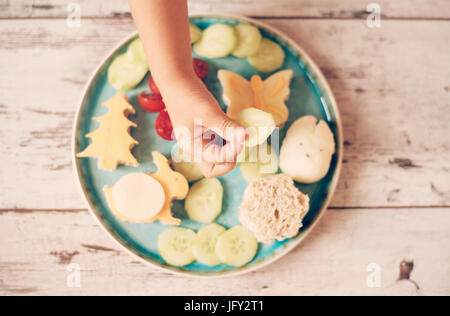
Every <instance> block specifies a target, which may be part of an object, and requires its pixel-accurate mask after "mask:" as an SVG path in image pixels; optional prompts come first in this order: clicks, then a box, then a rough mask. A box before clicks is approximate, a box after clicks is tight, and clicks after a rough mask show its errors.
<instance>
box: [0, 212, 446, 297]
mask: <svg viewBox="0 0 450 316" xmlns="http://www.w3.org/2000/svg"><path fill="white" fill-rule="evenodd" d="M449 225H450V209H411V210H397V209H387V210H344V211H329V212H328V213H327V214H325V216H324V218H323V220H322V221H321V222H320V224H319V225H318V227H317V228H316V229H315V230H314V231H313V232H312V234H311V235H310V236H309V237H308V238H307V239H306V240H305V241H304V243H302V244H301V245H300V246H299V247H297V248H296V249H295V250H294V251H293V252H291V253H290V254H289V255H287V256H285V257H283V258H282V259H281V260H279V261H278V262H276V263H274V264H272V265H269V266H267V267H265V268H263V269H262V270H259V271H256V272H253V273H250V274H247V275H244V276H240V277H234V278H225V279H220V280H215V281H214V282H211V280H197V279H188V278H182V277H176V276H171V275H170V274H167V273H165V272H161V271H159V270H156V269H155V268H153V267H149V266H147V265H146V264H144V263H141V262H139V261H136V259H135V258H134V257H132V256H130V255H129V254H128V253H127V252H125V251H123V250H122V249H121V248H119V246H117V245H116V244H115V243H114V242H112V241H111V240H110V238H109V237H107V236H106V234H104V233H103V231H102V230H101V229H100V228H99V227H98V226H97V225H96V224H95V222H94V219H93V218H92V217H91V216H90V215H89V213H88V212H85V211H73V212H72V211H66V212H61V211H55V212H39V211H29V212H28V213H20V212H15V211H11V212H5V211H3V212H1V213H0V295H17V294H20V295H22V294H23V295H51V294H59V295H99V294H102V295H113V294H114V295H200V296H206V295H418V294H422V295H449V294H450V273H449V272H450V267H449V262H450V231H449V229H448V227H449ZM330 241H332V242H330ZM404 259H408V260H412V261H413V262H414V269H413V271H412V273H411V274H410V278H411V279H412V280H414V281H415V282H416V283H417V285H418V286H419V287H420V291H417V290H416V287H415V285H414V284H413V283H412V282H410V281H402V282H397V280H398V278H399V265H400V263H401V262H402V261H403V260H404ZM372 263H375V264H377V265H378V266H376V267H378V268H380V275H379V277H380V278H379V279H380V282H381V284H380V285H381V288H370V287H368V286H367V279H368V277H369V276H371V272H367V268H368V266H369V265H370V264H372ZM69 264H78V265H79V267H80V269H81V288H70V287H68V286H67V278H68V276H69V272H68V271H67V267H68V265H69Z"/></svg>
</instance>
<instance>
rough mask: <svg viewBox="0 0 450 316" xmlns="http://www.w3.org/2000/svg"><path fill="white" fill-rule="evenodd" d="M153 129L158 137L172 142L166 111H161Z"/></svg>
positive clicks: (170, 127)
mask: <svg viewBox="0 0 450 316" xmlns="http://www.w3.org/2000/svg"><path fill="white" fill-rule="evenodd" d="M155 128H156V132H157V133H158V135H159V136H160V137H161V138H162V139H165V140H168V141H172V140H174V138H173V135H172V134H173V126H172V122H171V121H170V117H169V113H167V111H166V110H164V111H161V113H159V115H158V117H157V118H156V122H155Z"/></svg>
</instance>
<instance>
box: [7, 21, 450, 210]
mask: <svg viewBox="0 0 450 316" xmlns="http://www.w3.org/2000/svg"><path fill="white" fill-rule="evenodd" d="M268 23H269V24H271V25H273V26H275V27H277V28H279V29H280V30H282V31H284V32H286V33H287V34H289V35H290V36H292V37H293V39H294V40H295V41H297V42H298V43H300V45H301V46H302V47H304V49H305V50H306V51H307V52H309V53H310V55H311V56H312V57H313V58H314V59H315V60H316V61H317V63H318V64H319V66H320V67H321V68H322V70H323V71H324V73H325V75H326V76H327V77H328V79H329V81H330V83H331V86H332V88H333V90H334V92H335V94H336V97H337V101H338V104H339V106H340V109H341V112H342V116H343V122H344V130H345V139H346V148H345V149H346V153H345V163H344V168H343V174H342V180H341V181H340V184H339V188H338V192H337V194H336V196H335V199H334V201H333V203H332V206H334V207H403V206H448V205H450V191H449V188H450V177H449V173H450V162H449V159H448V157H449V151H450V139H449V138H448V137H447V135H450V125H449V124H448V122H449V120H450V113H449V112H448V108H449V106H450V103H449V102H450V101H449V100H450V98H449V93H450V82H449V78H450V76H449V68H448V67H445V65H446V64H448V54H447V52H448V51H449V47H450V46H449V45H450V44H449V42H448V41H447V40H446V39H448V38H450V22H445V21H433V22H425V21H414V22H411V21H410V22H403V21H389V22H385V23H383V26H382V28H381V29H379V30H376V29H369V28H367V27H366V25H365V24H364V23H363V22H361V21H350V20H345V21H343V20H332V21H317V20H295V21H292V20H289V21H287V20H269V21H268ZM0 29H1V30H2V32H1V33H0V41H1V43H2V46H1V48H0V59H1V60H3V61H7V62H4V63H3V64H2V71H1V72H0V91H1V93H0V146H1V148H2V150H1V151H0V161H1V162H2V165H3V166H8V167H7V168H1V170H0V179H1V181H0V192H1V199H0V208H3V209H5V208H43V209H53V208H61V209H65V208H84V207H85V205H84V203H83V201H82V197H81V196H80V194H79V190H78V188H77V186H76V185H75V181H74V178H73V173H72V168H71V152H70V150H71V148H70V137H71V128H72V121H73V117H74V112H75V109H76V107H77V102H78V100H79V97H80V94H81V92H82V89H83V86H84V84H85V82H86V81H87V80H88V78H89V75H90V73H91V72H92V71H93V69H95V67H96V66H97V64H98V63H99V62H100V60H101V59H102V58H103V56H104V55H105V54H107V52H108V51H109V50H110V49H111V48H112V47H113V46H115V45H116V43H117V42H119V41H120V40H121V39H122V38H124V37H125V36H126V35H127V34H129V33H130V32H131V31H133V30H134V26H133V23H132V21H131V20H127V19H122V20H115V19H111V20H104V19H100V20H85V21H83V24H82V27H81V28H79V29H76V28H75V29H70V28H67V27H66V26H65V21H64V20H33V21H29V20H3V21H0ZM436 30H439V32H436ZM56 197H57V198H56Z"/></svg>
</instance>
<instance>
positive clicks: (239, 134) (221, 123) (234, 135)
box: [205, 112, 247, 144]
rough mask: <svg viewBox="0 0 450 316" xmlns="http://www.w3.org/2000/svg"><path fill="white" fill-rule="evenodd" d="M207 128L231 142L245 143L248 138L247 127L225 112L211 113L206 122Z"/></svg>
mask: <svg viewBox="0 0 450 316" xmlns="http://www.w3.org/2000/svg"><path fill="white" fill-rule="evenodd" d="M205 123H206V124H205V125H206V126H205V127H206V128H208V129H210V130H212V131H213V132H214V133H216V134H218V135H219V136H220V137H222V138H223V139H225V140H227V141H229V142H236V143H238V144H240V143H243V142H244V141H245V139H246V138H247V132H246V131H245V128H244V127H243V126H242V125H240V124H239V123H237V122H236V121H234V120H232V119H231V118H229V117H228V116H227V115H226V114H225V113H223V112H221V113H220V114H216V115H211V116H210V117H209V118H208V119H207V121H206V122H205Z"/></svg>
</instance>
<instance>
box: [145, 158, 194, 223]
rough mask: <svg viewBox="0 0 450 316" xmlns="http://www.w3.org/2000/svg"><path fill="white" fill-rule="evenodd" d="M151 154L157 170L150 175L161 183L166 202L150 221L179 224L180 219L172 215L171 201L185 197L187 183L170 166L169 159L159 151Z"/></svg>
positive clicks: (187, 187) (187, 189)
mask: <svg viewBox="0 0 450 316" xmlns="http://www.w3.org/2000/svg"><path fill="white" fill-rule="evenodd" d="M152 155H153V161H154V163H155V164H156V166H157V167H158V171H157V172H156V173H154V174H150V176H152V177H153V178H155V179H156V180H158V181H159V182H160V183H161V185H162V187H163V189H164V192H165V193H166V202H165V203H164V206H163V208H162V210H161V212H160V213H159V214H158V215H156V216H155V217H154V218H153V219H152V222H154V221H156V220H159V221H160V222H161V223H163V224H176V225H177V224H180V223H181V220H180V219H178V218H175V217H173V216H172V211H171V208H172V201H173V200H183V199H184V198H186V195H187V194H188V192H189V183H188V182H187V180H186V178H185V177H184V176H183V175H182V174H181V173H179V172H175V171H173V170H172V169H171V168H170V165H169V160H168V159H167V158H166V157H164V156H163V155H162V154H161V153H159V152H157V151H154V152H153V153H152Z"/></svg>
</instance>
